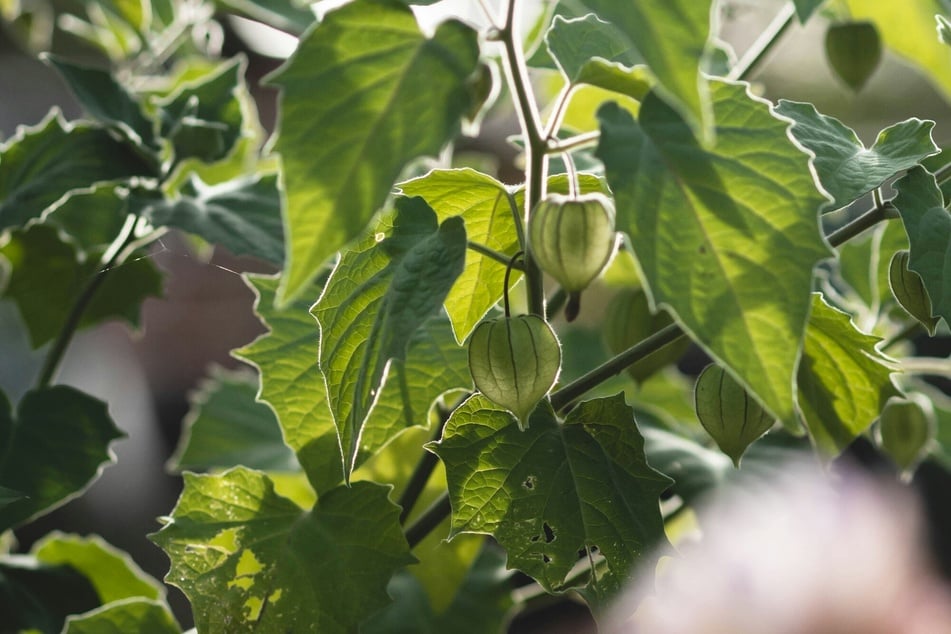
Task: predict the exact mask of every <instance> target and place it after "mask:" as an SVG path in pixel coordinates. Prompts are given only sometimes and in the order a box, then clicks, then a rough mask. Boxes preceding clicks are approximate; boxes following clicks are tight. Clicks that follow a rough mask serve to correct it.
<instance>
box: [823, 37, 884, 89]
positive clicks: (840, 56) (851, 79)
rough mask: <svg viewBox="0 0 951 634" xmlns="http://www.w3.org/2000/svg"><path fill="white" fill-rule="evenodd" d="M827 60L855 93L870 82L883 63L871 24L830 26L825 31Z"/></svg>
mask: <svg viewBox="0 0 951 634" xmlns="http://www.w3.org/2000/svg"><path fill="white" fill-rule="evenodd" d="M826 59H828V60H829V66H831V67H832V70H833V72H835V74H836V75H837V76H838V77H839V79H841V80H842V81H843V82H845V84H846V85H847V86H848V87H849V88H851V89H852V90H853V91H854V92H858V91H859V90H861V89H862V87H863V86H864V85H865V82H867V81H868V80H869V78H870V77H871V76H872V74H873V73H874V72H875V69H876V68H878V65H879V63H880V62H881V60H882V39H881V37H880V36H879V34H878V29H877V28H876V27H875V25H874V24H873V23H871V22H844V23H842V24H833V25H831V26H830V27H829V30H827V31H826Z"/></svg>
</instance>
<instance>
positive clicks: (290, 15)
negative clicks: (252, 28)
mask: <svg viewBox="0 0 951 634" xmlns="http://www.w3.org/2000/svg"><path fill="white" fill-rule="evenodd" d="M215 4H217V5H218V6H220V7H222V8H224V9H227V10H229V11H230V12H233V13H237V14H238V15H242V16H245V17H248V18H250V19H252V20H256V21H258V22H263V23H264V24H267V25H268V26H273V27H274V28H275V29H280V30H282V31H287V32H288V33H293V34H295V35H300V34H301V33H303V32H304V31H306V30H307V27H308V26H310V25H311V24H313V23H314V21H315V20H316V16H315V15H314V12H313V11H312V10H311V9H310V8H309V7H308V6H307V4H306V3H305V2H297V1H296V0H215Z"/></svg>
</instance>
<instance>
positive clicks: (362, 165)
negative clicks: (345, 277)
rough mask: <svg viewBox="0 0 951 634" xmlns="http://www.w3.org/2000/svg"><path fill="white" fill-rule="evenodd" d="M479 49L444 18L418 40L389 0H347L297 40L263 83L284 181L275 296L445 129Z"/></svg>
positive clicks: (287, 290)
mask: <svg viewBox="0 0 951 634" xmlns="http://www.w3.org/2000/svg"><path fill="white" fill-rule="evenodd" d="M478 57H479V47H478V42H477V37H476V33H475V32H474V31H473V30H472V29H470V28H469V27H467V26H465V25H463V24H462V23H460V22H457V21H455V20H451V21H448V22H444V23H442V24H441V25H440V26H439V28H438V29H437V30H436V33H435V35H434V36H433V37H432V39H427V38H425V37H424V36H423V35H422V34H421V33H420V32H419V28H418V27H417V25H416V19H415V18H414V16H413V13H412V11H411V10H410V9H409V8H408V7H406V6H404V5H403V4H402V3H399V2H395V1H394V0H357V1H356V2H351V3H349V4H347V5H345V6H344V7H342V8H340V9H338V10H336V11H333V12H331V13H329V14H327V16H326V17H325V19H324V21H323V22H322V23H321V24H320V25H319V26H317V27H316V28H314V29H312V30H311V31H310V32H309V34H308V35H306V36H305V37H304V38H303V39H302V40H301V43H300V45H299V46H298V48H297V51H296V52H295V53H294V56H293V57H292V58H291V59H290V60H289V61H288V62H287V64H285V65H284V66H283V67H282V68H281V69H280V70H279V71H278V73H277V74H276V75H274V76H273V79H272V81H273V83H275V84H277V85H279V86H281V89H282V92H281V120H280V128H281V132H280V136H279V137H278V139H277V143H276V146H275V147H276V149H277V151H278V152H280V153H281V157H282V161H283V165H284V177H285V182H286V185H287V226H288V232H289V235H288V245H289V248H288V251H289V253H288V264H287V272H286V277H285V279H284V280H283V287H282V292H281V297H282V298H284V299H288V298H291V297H293V296H295V295H297V294H298V293H299V292H301V291H302V290H303V289H304V288H305V287H306V285H307V284H308V282H309V281H310V280H312V279H313V277H314V276H315V275H316V274H317V271H318V270H319V269H320V267H321V266H322V265H323V263H324V261H325V260H326V259H327V258H328V257H329V256H331V255H332V254H333V253H334V252H335V251H337V250H338V249H339V248H341V247H342V246H343V245H344V244H346V243H347V242H348V241H350V240H351V239H353V238H354V237H356V236H358V235H359V234H360V232H361V231H363V229H364V227H365V226H366V224H367V222H368V221H369V220H370V218H371V217H372V215H373V214H374V213H375V212H376V211H377V209H379V207H380V206H381V205H382V204H383V202H384V200H385V199H386V196H387V194H389V192H390V189H391V187H392V185H393V182H394V181H395V180H396V178H397V176H398V175H399V173H400V171H401V170H402V169H403V167H404V166H405V165H406V164H407V163H408V162H409V161H410V160H412V159H414V158H416V157H418V156H421V155H424V154H435V153H437V152H439V150H440V149H441V148H442V146H443V145H444V144H445V143H446V142H447V141H448V140H450V139H451V138H453V136H455V134H456V133H457V132H458V130H459V125H460V124H459V122H460V119H461V118H462V116H463V115H465V114H466V113H467V112H469V111H470V110H471V107H472V103H471V100H472V94H471V93H470V91H469V87H468V86H467V80H468V78H469V77H470V75H471V74H472V73H473V72H474V71H476V69H477V63H478ZM319 139H322V141H319ZM383 148H385V150H384V149H383Z"/></svg>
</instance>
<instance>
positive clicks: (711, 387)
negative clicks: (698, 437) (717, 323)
mask: <svg viewBox="0 0 951 634" xmlns="http://www.w3.org/2000/svg"><path fill="white" fill-rule="evenodd" d="M694 405H695V407H696V410H697V418H699V419H700V424H701V425H703V428H704V429H706V430H707V433H708V434H710V437H711V438H713V440H714V441H716V443H717V446H718V447H719V448H720V451H722V452H723V453H725V454H726V455H728V456H729V457H730V458H731V459H732V460H733V464H734V465H735V466H736V467H739V466H740V457H741V456H742V455H743V453H744V452H745V451H746V448H747V447H749V446H750V445H751V444H753V441H755V440H756V439H757V438H759V437H760V436H762V435H763V434H765V433H766V432H767V431H769V428H770V427H772V426H773V423H774V419H773V417H772V416H770V414H769V412H767V411H766V410H765V409H763V407H762V406H761V405H760V404H759V403H758V402H757V401H756V400H755V399H754V398H753V397H752V396H750V395H749V393H747V391H746V390H745V389H743V386H742V385H740V384H739V383H737V382H736V380H734V379H733V377H731V376H730V375H729V374H727V372H726V371H725V370H724V369H723V368H721V367H720V366H718V365H709V366H707V367H706V368H704V370H703V372H701V373H700V376H698V377H697V386H696V391H695V392H694Z"/></svg>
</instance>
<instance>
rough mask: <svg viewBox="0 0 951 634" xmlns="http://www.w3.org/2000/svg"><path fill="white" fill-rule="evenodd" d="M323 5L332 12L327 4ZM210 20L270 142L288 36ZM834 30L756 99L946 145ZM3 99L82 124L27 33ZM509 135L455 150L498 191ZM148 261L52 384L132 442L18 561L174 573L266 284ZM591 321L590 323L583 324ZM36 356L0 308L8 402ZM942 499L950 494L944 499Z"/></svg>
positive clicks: (510, 165) (796, 48) (758, 6)
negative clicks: (165, 525) (204, 385)
mask: <svg viewBox="0 0 951 634" xmlns="http://www.w3.org/2000/svg"><path fill="white" fill-rule="evenodd" d="M24 1H25V0H24ZM886 1H887V0H886ZM895 1H897V0H895ZM782 4H783V3H782V2H779V1H767V0H745V1H744V0H728V1H726V2H723V3H722V6H721V10H720V13H721V20H722V36H723V38H724V39H725V40H726V41H727V42H729V43H730V44H731V45H732V46H733V47H734V48H735V50H736V51H737V52H738V53H742V52H743V51H744V50H745V49H746V48H747V47H748V46H749V45H750V43H751V42H752V40H753V39H754V38H755V37H756V35H757V34H759V32H760V31H761V29H762V28H763V27H764V26H765V25H766V24H768V23H769V22H770V20H771V19H772V18H773V16H774V15H775V14H776V12H777V11H778V9H779V8H780V7H781V5H782ZM3 5H4V3H2V2H0V6H3ZM318 5H320V7H321V9H326V5H327V3H318ZM473 5H474V3H471V2H462V1H459V2H455V1H454V2H442V3H439V4H437V5H435V6H433V7H428V8H426V10H425V11H422V12H421V19H423V20H425V21H433V20H437V19H438V18H439V15H440V12H453V13H456V14H461V15H464V16H466V17H467V19H469V20H472V21H478V20H481V16H480V14H479V13H478V12H477V11H476V10H475V9H474V8H473ZM217 19H218V22H219V23H220V24H221V26H222V33H221V34H222V36H223V40H222V50H221V54H222V56H225V57H227V56H232V55H234V54H236V53H239V52H240V53H243V54H245V55H246V56H247V58H248V60H249V64H248V78H247V79H248V84H249V87H250V89H251V92H252V94H253V96H254V99H255V102H256V105H257V108H258V111H259V114H260V117H261V121H262V124H263V125H264V127H265V128H266V129H267V130H268V131H271V130H273V128H274V120H275V105H276V98H277V95H276V93H275V91H273V90H272V89H270V88H267V87H264V86H262V85H261V78H262V77H263V76H264V75H266V74H267V73H268V72H270V71H271V70H273V69H275V68H276V67H277V66H278V65H279V64H280V63H281V61H282V57H284V56H286V55H287V54H288V53H289V51H290V50H292V48H293V38H289V37H288V36H286V35H285V34H283V33H280V32H278V31H274V30H272V29H267V28H264V27H262V26H261V25H259V24H256V23H254V22H253V21H250V20H247V19H244V18H237V17H234V15H233V12H231V11H230V10H229V5H228V3H222V4H221V5H220V6H219V7H218V15H217ZM828 26H829V21H828V19H827V18H826V17H824V16H823V15H818V16H816V17H815V18H813V19H812V20H811V21H810V22H809V23H808V24H807V25H806V26H804V27H803V26H800V25H798V24H794V25H793V26H792V27H791V28H790V30H789V31H788V32H787V33H786V35H785V36H784V38H783V40H782V41H781V43H780V44H779V46H778V47H777V48H776V50H775V51H774V54H773V55H771V56H770V57H769V58H768V59H766V60H765V62H764V63H763V65H762V66H761V67H760V70H759V72H758V73H757V75H756V77H755V89H756V90H757V91H758V92H759V93H760V94H762V95H763V96H765V97H767V98H769V99H771V100H775V99H778V98H786V99H792V100H799V101H809V102H812V103H814V104H815V105H816V106H817V108H818V110H819V111H820V112H823V113H824V114H829V115H833V116H835V117H838V118H840V119H842V120H843V122H845V123H846V124H847V125H849V126H852V127H854V128H855V129H856V130H857V132H858V133H859V135H860V136H861V137H862V139H863V140H864V141H865V142H866V143H869V144H870V143H871V142H872V141H874V137H875V135H876V134H877V132H878V131H879V130H880V129H882V128H883V127H886V126H888V125H891V124H892V123H895V122H897V121H901V120H903V119H906V118H908V117H919V118H922V119H934V120H936V121H937V126H936V128H935V136H936V141H937V142H938V144H939V145H942V146H951V110H949V107H948V102H947V101H946V100H945V97H943V96H942V95H941V94H939V92H938V90H937V89H936V88H935V87H933V86H932V85H931V84H930V83H929V82H928V81H926V80H925V79H924V77H923V76H922V75H921V74H920V73H919V72H918V71H917V70H915V68H914V67H912V66H910V65H909V64H907V63H906V62H905V61H903V60H902V59H899V58H898V57H896V56H895V55H893V54H892V53H890V52H887V51H886V52H885V54H884V57H883V59H882V63H881V65H880V66H879V68H878V69H877V70H876V72H875V73H874V75H873V76H872V77H871V79H870V80H869V82H868V83H867V84H866V85H865V86H864V88H863V89H862V90H861V91H860V92H858V93H856V92H853V91H851V90H850V89H848V88H847V87H846V86H845V85H844V84H842V83H841V82H840V81H839V80H838V79H837V78H836V77H834V76H833V74H832V72H831V70H830V68H829V66H828V63H827V61H826V57H825V52H824V48H823V44H822V43H823V40H824V36H825V32H826V29H827V28H828ZM54 43H55V46H56V47H57V50H59V52H61V53H64V54H65V55H68V56H70V57H72V58H74V59H79V60H81V59H82V58H83V56H84V55H86V54H87V51H84V49H83V48H82V47H81V46H80V45H79V44H78V43H77V42H76V41H75V40H74V39H70V38H69V37H67V36H66V35H64V34H63V33H59V32H57V34H56V35H55V38H54ZM949 73H951V65H949ZM537 82H538V84H537V87H538V92H539V94H540V95H542V96H544V95H546V94H547V95H549V96H553V95H554V93H555V92H556V91H557V89H558V87H559V85H558V81H557V80H556V79H555V78H554V77H553V76H549V75H544V74H540V75H539V76H538V77H537ZM0 87H2V90H0V137H2V138H9V137H10V136H12V135H13V134H14V133H15V131H16V129H17V126H19V125H34V124H36V123H37V122H39V121H40V120H42V119H43V117H44V116H46V114H47V113H48V111H49V110H50V109H51V108H54V107H56V108H59V109H60V110H61V111H62V112H63V113H64V115H65V117H66V118H67V119H75V118H78V117H80V116H81V115H82V113H81V112H80V110H79V108H78V107H77V105H76V103H75V101H74V99H73V98H72V96H71V95H70V93H69V92H68V91H67V89H66V87H65V84H64V83H63V82H62V81H61V80H60V79H59V77H58V76H57V75H56V73H55V72H54V71H53V70H52V69H51V68H50V67H48V66H47V65H45V64H43V63H42V62H41V61H39V60H38V59H37V58H36V56H35V55H34V54H33V53H32V52H30V51H29V50H28V42H26V41H24V38H23V33H22V32H21V31H19V30H18V29H16V28H12V27H11V26H10V25H6V26H5V28H4V29H3V30H0ZM515 132H517V122H516V121H515V119H514V116H513V114H512V113H511V112H509V111H507V110H506V109H505V108H504V107H497V108H495V109H494V110H493V111H492V112H491V113H490V114H489V116H488V117H487V119H486V120H485V122H484V123H483V126H482V129H481V133H480V135H479V136H478V137H477V138H472V139H464V140H462V141H461V142H460V144H459V146H458V151H459V153H465V154H467V155H471V156H477V157H479V160H480V161H483V162H484V163H485V164H486V165H490V166H493V167H494V169H496V170H497V174H498V176H499V178H500V179H502V180H503V181H506V182H509V183H515V182H518V181H519V180H520V173H519V170H518V166H517V156H516V151H515V149H514V148H512V147H511V146H510V145H509V144H508V143H507V141H506V138H507V137H508V136H509V135H511V134H513V133H515ZM149 257H151V258H153V259H154V262H155V263H156V265H157V266H158V267H159V268H160V269H161V270H162V271H163V272H164V274H165V292H164V297H163V298H161V299H149V300H147V301H146V303H145V305H144V309H143V317H142V324H143V328H142V330H141V332H135V333H133V332H131V331H130V330H129V329H128V328H126V327H125V326H122V325H118V324H107V325H104V326H101V327H97V328H94V329H91V330H86V331H83V332H81V333H80V334H79V336H78V337H77V338H76V339H75V341H74V343H73V345H72V346H71V348H70V349H69V352H68V354H67V357H66V360H65V363H64V365H63V368H62V372H61V374H60V376H59V381H60V382H63V383H68V384H72V385H75V386H77V387H79V388H81V389H82V390H84V391H86V392H88V393H90V394H93V395H95V396H97V397H99V398H101V399H103V400H105V401H106V402H108V403H109V407H110V412H111V414H112V416H113V418H114V420H115V421H116V422H117V424H118V425H119V426H120V427H121V428H122V429H123V430H124V431H125V432H126V434H127V435H128V437H127V438H126V439H124V440H121V441H119V442H118V443H116V444H115V452H116V456H117V463H116V464H115V465H113V466H111V467H109V468H108V469H106V471H105V472H104V474H103V477H102V478H101V479H100V480H99V481H97V482H96V483H95V484H94V485H93V487H92V488H91V489H90V490H89V491H88V493H87V494H85V495H84V496H82V497H81V498H79V499H77V500H74V501H73V502H71V503H69V504H67V505H65V506H63V507H62V508H60V509H58V510H57V511H55V512H53V513H51V514H49V515H47V516H45V517H43V518H42V519H40V520H39V521H37V522H35V523H33V524H31V525H30V526H28V527H26V528H24V529H22V530H19V531H17V538H18V540H19V542H20V545H21V547H22V548H24V549H25V548H28V547H29V546H30V544H31V543H32V542H33V541H34V540H36V539H37V538H39V537H41V536H42V535H44V534H45V533H47V532H48V531H50V530H54V529H58V530H63V531H69V532H78V533H83V534H85V533H98V534H100V535H102V536H103V537H104V538H105V539H106V540H108V541H109V542H111V543H112V544H114V545H115V546H117V547H119V548H121V549H124V550H126V551H128V552H130V553H131V554H132V555H133V557H134V558H135V559H136V561H137V562H138V563H139V564H140V565H141V566H142V567H143V568H144V569H145V570H146V571H148V572H149V573H151V574H153V575H154V576H156V577H158V578H161V577H162V576H163V575H164V574H165V572H166V571H167V569H168V561H167V559H166V557H165V555H164V554H163V553H162V552H161V551H160V550H159V549H158V548H157V547H156V546H154V545H153V544H151V543H150V542H149V541H148V540H147V539H146V537H145V535H146V534H147V533H150V532H153V531H155V530H157V529H158V524H157V522H156V517H158V516H160V515H163V514H167V513H169V512H170V511H171V509H172V507H173V506H174V503H175V500H176V498H177V495H178V491H179V488H180V478H178V477H173V476H171V475H169V474H168V473H167V471H166V468H165V464H166V461H167V460H168V458H169V456H170V455H171V454H172V452H173V451H174V449H175V446H176V444H177V442H178V439H179V435H180V432H181V428H182V420H183V418H184V417H185V416H186V414H187V412H188V409H189V394H190V393H193V392H194V391H195V390H197V389H198V387H199V385H200V384H201V381H202V379H203V377H205V376H206V375H207V373H208V370H209V367H211V366H213V365H218V366H223V367H228V368H231V367H237V366H238V365H239V363H238V362H236V361H235V360H234V359H232V358H231V356H230V354H229V352H230V350H232V349H233V348H236V347H239V346H242V345H244V344H247V343H249V342H250V341H252V340H253V339H254V338H255V337H256V336H257V335H258V334H260V333H261V332H262V331H263V328H262V327H261V325H260V323H259V322H258V320H257V319H256V318H255V316H254V315H253V312H252V300H253V297H252V294H251V292H250V291H249V290H248V288H247V286H246V285H245V284H244V282H243V281H242V279H241V277H240V273H241V272H246V271H255V272H267V271H269V268H268V266H267V265H266V264H263V263H261V262H258V261H254V260H252V259H249V258H236V257H234V256H233V255H231V254H229V253H228V252H226V251H225V250H223V249H216V250H215V251H214V253H212V254H211V256H210V258H208V257H205V255H204V254H202V253H199V252H198V251H196V250H195V249H194V248H193V244H192V243H190V242H189V241H188V240H187V239H186V238H184V237H183V236H181V235H179V234H176V233H169V234H167V235H166V236H164V237H163V238H162V239H161V241H160V242H159V243H158V245H157V246H156V248H154V249H153V250H152V251H151V253H150V254H149ZM36 292H42V289H37V290H36ZM603 301H604V299H603V298H602V299H600V300H599V299H598V298H597V297H596V296H595V297H591V298H588V299H586V302H588V303H589V304H591V305H597V304H598V303H599V302H603ZM598 313H599V311H597V310H591V311H588V315H589V316H590V315H598ZM582 326H584V321H583V320H582ZM922 344H923V345H924V342H922ZM927 346H928V349H927V353H928V354H929V355H931V356H947V355H948V354H949V353H951V341H949V339H948V337H940V336H939V337H937V338H935V339H931V340H928V341H927ZM44 352H45V350H43V349H40V350H38V351H33V350H31V349H30V346H29V344H28V342H27V339H26V335H25V330H24V328H23V325H22V323H21V322H20V316H19V314H18V312H17V310H16V308H15V306H14V305H13V304H12V303H11V302H7V301H0V387H2V389H3V390H4V392H5V393H6V394H7V395H8V396H9V397H10V399H11V401H13V402H16V401H17V400H18V399H19V397H20V396H21V395H22V394H23V393H24V392H25V391H26V390H27V389H29V387H30V386H31V385H32V384H33V382H34V380H35V376H36V374H37V372H38V370H39V367H40V363H41V361H42V359H43V355H44ZM702 365H703V358H702V356H701V355H700V354H699V353H698V352H697V351H692V352H688V354H687V356H686V357H685V360H684V361H683V362H682V364H681V366H682V369H684V370H685V371H687V372H692V373H696V372H697V371H698V370H699V369H700V368H701V367H702ZM944 387H947V386H946V385H945V386H944ZM856 453H857V455H859V457H860V458H864V459H865V460H866V461H867V462H869V463H871V464H876V457H875V456H874V450H872V449H871V448H861V447H859V448H857V449H856ZM945 477H946V476H945ZM928 486H937V485H928ZM945 491H951V488H949V489H946V490H945ZM949 495H951V493H945V497H946V498H947V496H949ZM947 506H951V504H948V505H947ZM945 521H947V519H945ZM176 595H177V591H175V590H174V589H172V590H170V598H171V599H172V601H173V604H174V605H175V607H176V608H177V610H178V611H179V615H180V616H182V617H183V618H182V620H183V624H184V622H186V621H187V618H188V617H187V616H185V614H186V612H185V604H184V602H183V600H182V598H181V597H178V596H176ZM525 627H526V629H524V630H523V631H531V628H530V627H529V626H528V625H526V626H525ZM539 631H541V630H539ZM566 631H568V630H566Z"/></svg>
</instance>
